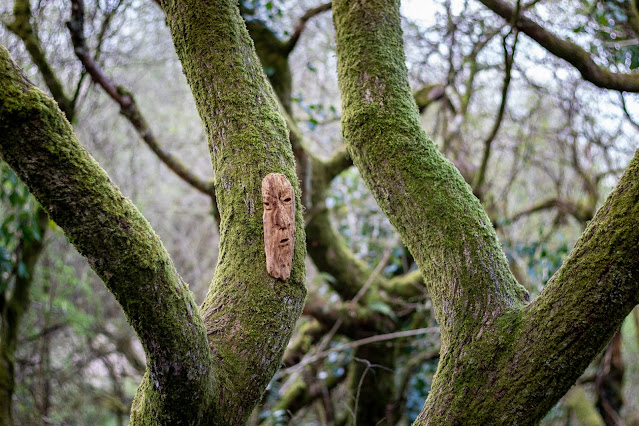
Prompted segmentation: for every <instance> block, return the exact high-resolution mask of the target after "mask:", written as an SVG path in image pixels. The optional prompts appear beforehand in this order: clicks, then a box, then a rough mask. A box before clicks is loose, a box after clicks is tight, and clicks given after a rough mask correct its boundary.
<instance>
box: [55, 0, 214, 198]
mask: <svg viewBox="0 0 639 426" xmlns="http://www.w3.org/2000/svg"><path fill="white" fill-rule="evenodd" d="M67 27H68V28H69V32H70V33H71V40H72V42H73V47H74V51H75V54H76V56H77V57H78V59H79V60H80V62H82V65H83V66H84V69H85V70H86V72H87V73H89V75H90V76H91V78H92V79H93V81H95V82H96V83H98V85H99V86H100V87H102V89H104V91H105V92H106V93H107V94H108V95H109V97H110V98H111V99H113V100H114V101H115V102H117V103H118V104H119V105H120V112H121V114H122V115H124V116H125V117H126V118H127V119H128V120H129V122H130V123H131V125H133V128H135V130H136V132H137V133H138V135H139V136H140V137H141V138H142V140H143V141H144V142H145V143H146V144H147V146H148V147H149V148H151V151H153V152H154V153H155V155H156V156H157V157H158V158H159V159H160V160H161V161H162V162H163V163H164V165H166V166H167V167H168V168H169V169H170V170H171V171H173V172H174V173H175V174H176V175H177V176H179V177H180V178H181V179H182V180H183V181H185V182H186V183H188V184H189V185H191V186H192V187H193V188H195V189H197V190H198V191H200V192H201V193H203V194H205V195H207V196H209V197H211V199H212V202H213V203H214V204H215V202H216V201H215V188H214V186H213V182H212V181H211V180H208V181H207V180H205V179H202V178H201V177H199V176H197V175H196V174H195V173H193V172H191V170H190V169H189V167H187V166H186V165H185V164H184V163H183V162H182V161H180V160H179V159H178V158H177V157H176V156H175V155H173V154H171V153H170V152H168V151H165V150H164V149H163V148H162V146H161V144H160V143H159V142H158V140H157V139H156V137H155V136H154V135H153V133H152V132H151V129H150V128H149V125H148V124H147V122H146V120H145V118H144V116H143V115H142V113H141V112H140V110H139V108H138V106H137V104H136V102H135V99H134V97H133V94H131V93H130V92H129V91H127V90H126V89H124V88H123V87H122V86H118V85H116V84H115V83H114V82H113V81H111V79H110V78H109V77H108V76H107V75H106V74H105V73H104V71H103V70H102V68H101V67H100V65H99V64H98V63H97V61H96V60H95V59H94V58H93V57H92V56H91V54H90V52H89V48H88V47H87V44H86V39H85V37H84V3H83V0H71V19H70V20H69V21H68V22H67Z"/></svg>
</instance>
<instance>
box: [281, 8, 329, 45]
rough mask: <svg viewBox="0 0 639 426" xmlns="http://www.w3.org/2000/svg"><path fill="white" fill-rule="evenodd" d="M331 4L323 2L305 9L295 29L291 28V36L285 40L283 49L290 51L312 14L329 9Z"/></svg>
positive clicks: (315, 14)
mask: <svg viewBox="0 0 639 426" xmlns="http://www.w3.org/2000/svg"><path fill="white" fill-rule="evenodd" d="M331 6H332V5H331V3H325V4H322V5H320V6H317V7H314V8H312V9H309V10H307V11H306V13H304V15H302V17H301V18H300V20H299V21H298V22H297V25H295V29H294V30H293V34H292V35H291V38H289V39H288V41H287V42H286V47H285V48H284V50H285V52H286V53H287V54H288V53H290V52H292V51H293V49H295V46H296V45H297V42H298V41H299V39H300V36H301V35H302V32H303V31H304V28H306V23H307V22H308V21H309V20H310V19H311V18H313V17H314V16H317V15H319V14H321V13H324V12H326V11H328V10H331Z"/></svg>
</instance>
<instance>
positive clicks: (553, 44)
mask: <svg viewBox="0 0 639 426" xmlns="http://www.w3.org/2000/svg"><path fill="white" fill-rule="evenodd" d="M479 1H480V2H481V3H483V4H484V6H486V7H487V8H489V9H490V10H492V11H493V12H495V13H496V14H497V15H499V16H501V17H502V18H503V19H505V20H506V21H507V22H513V21H514V22H515V24H514V26H515V27H516V28H517V29H518V30H520V31H521V32H523V33H524V34H526V35H527V36H528V37H530V38H532V39H533V40H535V41H536V42H537V43H538V44H539V45H540V46H541V47H543V48H544V49H546V50H547V51H548V52H550V53H552V54H553V55H555V56H556V57H558V58H560V59H563V60H565V61H566V62H568V63H569V64H571V65H572V66H574V67H575V68H576V69H577V70H578V71H579V72H580V73H581V75H582V77H583V78H584V79H585V80H587V81H589V82H591V83H592V84H594V85H595V86H598V87H601V88H604V89H612V90H618V91H622V92H639V73H631V74H621V73H613V72H610V71H609V70H607V69H605V68H603V67H600V66H599V65H597V64H596V63H595V61H593V59H592V57H591V56H590V54H589V53H588V52H586V51H585V50H584V49H582V48H581V47H579V46H578V45H576V44H575V43H573V42H571V41H568V40H563V39H561V38H559V37H557V36H556V35H555V34H553V33H551V32H550V31H547V30H546V29H545V28H543V27H542V26H541V25H539V24H537V23H536V22H534V21H533V20H531V19H530V18H527V17H525V16H519V18H518V19H517V20H514V19H513V18H514V17H515V15H516V9H515V8H514V7H513V6H511V5H510V4H508V3H506V2H505V1H503V0H479Z"/></svg>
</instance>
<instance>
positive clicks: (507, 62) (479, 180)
mask: <svg viewBox="0 0 639 426" xmlns="http://www.w3.org/2000/svg"><path fill="white" fill-rule="evenodd" d="M514 32H515V37H514V38H515V39H514V41H513V44H512V46H510V47H509V46H508V37H509V35H510V32H509V33H508V34H506V35H505V36H504V38H503V40H502V45H503V48H504V83H503V85H502V89H501V104H500V105H499V111H498V112H497V118H495V123H494V124H493V128H492V129H491V131H490V134H489V135H488V136H487V137H486V139H485V140H484V153H483V155H482V160H481V165H480V166H479V171H478V173H477V175H476V176H475V181H474V182H473V191H474V193H475V195H477V198H479V199H480V200H481V199H482V198H483V197H482V196H483V193H484V191H483V188H482V187H483V185H484V180H485V179H486V168H487V166H488V159H489V158H490V151H491V147H492V143H493V141H494V140H495V137H496V136H497V132H499V128H500V127H501V123H502V120H503V118H504V112H505V111H506V102H507V101H508V88H509V87H510V80H511V76H512V69H513V63H514V62H515V50H516V48H517V40H518V38H519V32H518V31H514Z"/></svg>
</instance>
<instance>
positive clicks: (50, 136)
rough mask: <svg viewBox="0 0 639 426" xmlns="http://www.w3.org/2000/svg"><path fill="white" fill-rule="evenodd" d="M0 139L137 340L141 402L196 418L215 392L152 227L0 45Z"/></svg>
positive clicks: (192, 312)
mask: <svg viewBox="0 0 639 426" xmlns="http://www.w3.org/2000/svg"><path fill="white" fill-rule="evenodd" d="M0 133H2V134H3V135H4V136H3V138H2V139H1V140H0V154H1V156H2V158H3V159H4V161H6V162H7V163H8V164H9V165H10V166H11V168H13V170H14V171H16V173H17V174H18V176H20V178H21V179H22V180H23V182H25V184H26V185H27V186H28V187H29V190H30V192H31V193H32V194H33V195H34V196H35V197H36V198H37V199H38V201H39V202H40V203H41V205H42V206H43V208H44V209H45V210H46V211H47V212H48V214H49V216H50V217H51V218H52V219H53V220H55V222H56V223H57V224H58V225H59V226H60V227H61V228H62V229H63V230H64V231H65V233H66V235H67V236H68V238H69V240H70V241H71V242H72V243H73V245H74V246H75V247H76V248H77V249H78V251H79V252H80V253H81V254H83V255H84V256H85V257H86V258H87V260H88V262H89V264H90V265H91V267H92V269H93V270H94V271H95V272H96V273H97V274H98V275H99V276H100V278H102V280H103V281H104V283H105V284H106V286H107V287H108V288H109V290H110V291H111V292H112V293H113V295H114V296H115V298H116V299H117V301H118V302H119V303H120V305H121V306H122V309H123V310H124V312H125V313H126V315H127V318H128V320H129V322H130V323H131V325H132V326H133V329H134V330H135V331H136V333H137V334H138V336H139V337H140V341H141V342H142V346H143V347H144V350H145V352H146V355H147V367H148V370H147V376H146V377H147V379H146V382H145V383H146V386H147V387H148V392H147V393H146V396H147V398H148V400H149V402H150V403H154V404H158V403H160V401H162V402H161V408H159V407H160V406H159V405H158V406H157V407H158V411H156V415H157V417H156V418H157V419H159V420H161V421H164V422H170V421H171V419H175V418H178V416H180V417H179V418H181V419H185V418H186V417H184V416H187V417H188V418H190V419H191V420H190V421H193V422H196V421H197V419H198V417H199V415H201V412H202V404H203V403H204V401H206V400H207V397H209V396H210V393H211V392H212V381H211V378H212V376H211V369H210V365H211V354H210V351H209V346H208V343H207V340H206V333H205V327H204V324H203V321H202V318H201V317H200V316H199V315H198V313H197V307H196V306H195V302H194V300H193V295H192V294H191V292H190V291H189V290H188V287H187V285H186V284H185V283H184V282H183V281H182V279H181V278H180V277H179V275H178V274H177V273H176V271H175V268H174V267H173V264H172V262H171V259H170V258H169V256H168V254H167V253H166V250H165V249H164V247H163V246H162V243H161V242H160V240H159V238H158V236H157V235H156V234H155V232H154V231H153V229H151V226H150V225H149V223H148V222H147V221H146V220H145V219H144V217H143V216H142V215H141V214H140V212H139V211H138V210H137V209H136V208H135V207H134V206H133V204H131V202H130V201H129V200H128V199H127V198H125V197H124V196H123V195H122V194H121V193H120V191H119V190H118V189H117V187H116V186H115V185H114V184H113V182H111V180H110V179H109V177H108V176H107V174H106V172H104V170H102V169H101V168H100V166H99V165H98V164H97V163H96V162H95V160H94V159H93V158H92V157H91V156H90V155H89V153H88V152H87V151H86V150H85V149H84V148H83V147H82V146H81V145H80V143H79V142H78V140H77V139H76V137H75V135H74V134H73V131H72V129H71V126H70V124H69V123H68V122H67V120H65V119H64V116H63V115H62V112H61V111H60V110H59V109H58V107H57V105H56V103H55V102H54V101H53V100H52V99H50V98H49V97H47V96H46V95H45V94H44V93H42V92H41V91H40V90H38V89H37V88H35V87H34V86H33V85H32V84H31V83H30V82H29V81H28V80H27V79H26V77H25V76H24V75H23V74H22V73H21V71H20V70H19V69H18V68H17V66H16V65H15V64H14V63H13V61H12V60H11V57H10V56H9V53H8V52H7V50H6V49H5V48H4V47H0ZM151 380H152V383H151ZM143 386H144V384H143ZM196 389H197V391H194V390H196ZM176 410H177V411H176ZM182 410H185V411H182ZM178 412H179V413H178ZM189 416H195V417H189Z"/></svg>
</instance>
